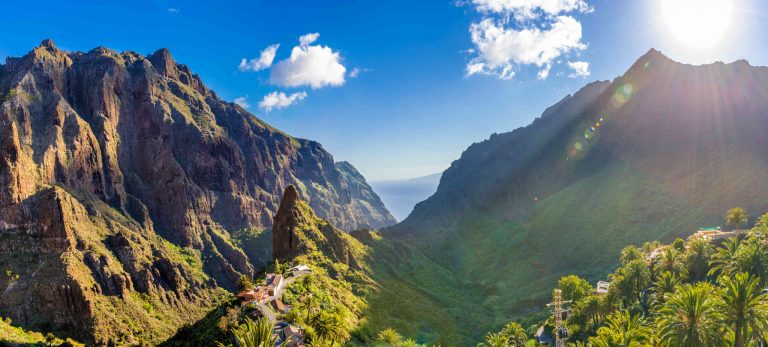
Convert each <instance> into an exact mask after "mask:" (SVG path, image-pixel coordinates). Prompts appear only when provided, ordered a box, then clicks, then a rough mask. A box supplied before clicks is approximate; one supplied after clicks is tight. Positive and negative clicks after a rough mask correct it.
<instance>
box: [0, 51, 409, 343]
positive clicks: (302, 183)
mask: <svg viewBox="0 0 768 347" xmlns="http://www.w3.org/2000/svg"><path fill="white" fill-rule="evenodd" d="M0 102H2V104H0V268H2V269H3V271H4V272H5V274H6V276H5V277H3V278H2V279H0V292H2V293H3V295H2V296H1V297H0V315H2V316H10V317H11V318H12V319H13V321H14V322H15V323H16V324H19V325H20V326H23V327H25V328H31V329H32V328H33V329H35V330H43V331H55V332H61V333H63V334H65V335H66V336H74V337H76V338H78V340H81V341H84V342H87V343H94V344H107V343H120V342H132V341H137V340H146V341H153V342H156V341H159V340H162V339H163V338H165V337H167V336H170V335H171V334H172V333H173V332H174V331H175V330H176V328H178V327H179V326H180V325H182V324H184V323H187V322H190V321H194V320H196V319H198V318H200V317H201V316H202V315H203V314H205V312H206V311H207V310H208V309H210V308H211V307H214V306H216V305H217V300H218V299H219V298H221V297H222V295H223V293H224V292H223V290H221V289H219V288H218V287H219V286H221V287H224V288H229V289H231V288H233V285H234V282H235V281H236V280H237V279H238V278H239V277H240V276H241V275H247V276H253V274H254V273H255V271H256V270H257V269H258V268H259V267H261V266H263V265H264V263H265V261H267V260H269V254H268V253H269V249H270V247H271V245H270V240H269V239H270V238H269V237H265V235H267V234H268V233H269V229H270V228H271V227H272V216H273V215H274V214H275V213H276V212H277V209H278V206H279V198H280V195H281V194H282V192H283V190H284V189H285V187H288V186H290V185H293V186H295V187H296V191H297V193H298V194H300V195H301V196H302V197H303V198H304V199H306V200H307V201H308V204H309V206H311V207H312V208H313V209H315V210H316V211H317V213H318V214H319V215H320V216H321V217H323V218H326V219H327V220H329V221H332V222H333V223H334V225H337V226H339V227H340V228H341V229H343V230H346V231H352V230H355V229H359V228H367V227H373V228H379V227H383V226H387V225H390V224H393V223H394V222H395V220H394V218H393V217H392V216H391V215H390V214H389V212H388V211H387V210H386V208H385V207H384V205H383V203H382V202H381V200H380V199H379V198H378V196H376V194H375V193H374V192H373V190H372V189H371V188H370V186H368V184H367V183H366V182H365V179H364V178H363V177H362V176H361V175H360V174H359V173H358V172H357V171H356V170H355V169H354V168H353V167H352V166H351V165H350V164H349V163H345V162H341V163H336V162H334V160H333V157H332V156H331V155H330V154H329V153H328V152H326V151H325V150H324V149H323V148H322V146H321V145H320V144H319V143H316V142H313V141H309V140H303V139H297V138H293V137H291V136H289V135H286V134H284V133H282V132H280V131H279V130H277V129H274V128H272V127H271V126H269V125H268V124H266V123H264V122H263V121H261V120H259V119H257V118H256V117H254V116H253V115H252V114H250V113H248V112H247V111H246V110H244V109H243V108H241V107H239V106H237V105H235V104H233V103H229V102H225V101H223V100H221V99H220V98H219V97H218V96H217V95H216V93H215V92H213V91H212V90H210V89H208V88H207V87H206V86H205V85H204V84H203V82H202V81H201V80H200V78H199V76H197V75H195V74H193V73H192V71H191V70H190V69H189V68H188V67H186V66H185V65H182V64H177V63H175V62H174V60H173V57H172V56H171V55H170V53H169V52H168V50H166V49H161V50H158V51H157V52H155V53H153V54H150V55H147V56H146V57H145V56H142V55H139V54H137V53H134V52H122V53H117V52H115V51H112V50H110V49H107V48H103V47H99V48H96V49H94V50H91V51H90V52H87V53H82V52H65V51H63V50H60V49H58V48H57V47H56V46H55V45H54V44H53V42H51V41H50V40H45V41H43V42H42V44H41V45H40V46H39V47H36V48H34V49H33V50H32V51H31V52H30V53H28V54H27V55H25V56H23V57H21V58H8V59H7V61H6V64H4V65H0Z"/></svg>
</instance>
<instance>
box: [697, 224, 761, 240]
mask: <svg viewBox="0 0 768 347" xmlns="http://www.w3.org/2000/svg"><path fill="white" fill-rule="evenodd" d="M746 232H747V231H746V230H733V231H721V230H720V227H716V228H701V229H699V230H698V231H697V232H696V233H695V234H693V235H691V236H690V237H689V238H688V240H695V239H704V240H707V241H717V240H722V239H727V238H731V237H734V236H738V235H740V234H743V233H746Z"/></svg>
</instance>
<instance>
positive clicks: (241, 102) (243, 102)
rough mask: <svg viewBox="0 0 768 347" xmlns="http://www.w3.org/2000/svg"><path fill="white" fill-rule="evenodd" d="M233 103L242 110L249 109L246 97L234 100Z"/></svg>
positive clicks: (249, 105)
mask: <svg viewBox="0 0 768 347" xmlns="http://www.w3.org/2000/svg"><path fill="white" fill-rule="evenodd" d="M234 103H236V104H238V105H240V107H242V108H249V107H251V104H249V103H248V95H246V96H241V97H239V98H235V101H234Z"/></svg>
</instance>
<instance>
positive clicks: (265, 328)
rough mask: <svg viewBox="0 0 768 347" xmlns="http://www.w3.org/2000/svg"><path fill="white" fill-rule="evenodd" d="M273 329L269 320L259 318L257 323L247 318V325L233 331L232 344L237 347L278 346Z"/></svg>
mask: <svg viewBox="0 0 768 347" xmlns="http://www.w3.org/2000/svg"><path fill="white" fill-rule="evenodd" d="M273 329H274V326H273V325H272V323H270V322H269V319H267V318H264V317H262V318H259V319H257V320H256V322H255V323H254V322H253V321H252V320H251V319H250V318H246V319H245V323H243V324H241V325H240V326H238V327H236V328H234V329H232V343H233V344H234V345H235V347H272V346H274V345H276V344H277V335H273V334H272V330H273Z"/></svg>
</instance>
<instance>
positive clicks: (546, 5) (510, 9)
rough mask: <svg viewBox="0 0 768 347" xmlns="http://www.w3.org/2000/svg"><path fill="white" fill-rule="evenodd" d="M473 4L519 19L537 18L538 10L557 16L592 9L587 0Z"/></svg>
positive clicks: (476, 1)
mask: <svg viewBox="0 0 768 347" xmlns="http://www.w3.org/2000/svg"><path fill="white" fill-rule="evenodd" d="M472 4H474V5H475V8H476V9H477V10H478V11H480V12H483V13H489V12H490V13H503V14H513V15H515V17H516V18H518V19H525V18H528V19H532V18H535V17H536V16H537V12H543V14H545V15H549V16H556V15H558V14H561V13H567V12H572V11H579V12H590V11H591V8H590V7H589V5H588V4H587V2H586V1H585V0H472Z"/></svg>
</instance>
